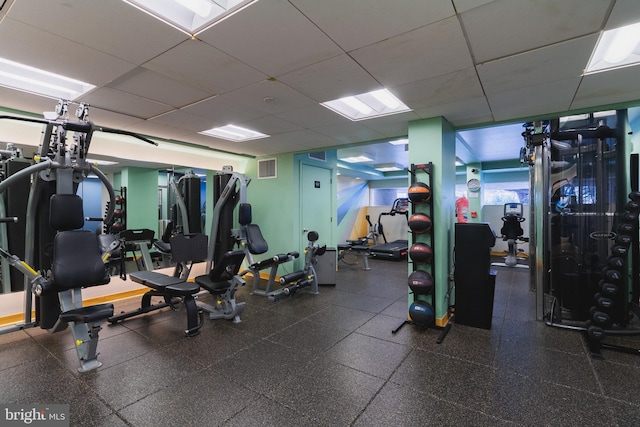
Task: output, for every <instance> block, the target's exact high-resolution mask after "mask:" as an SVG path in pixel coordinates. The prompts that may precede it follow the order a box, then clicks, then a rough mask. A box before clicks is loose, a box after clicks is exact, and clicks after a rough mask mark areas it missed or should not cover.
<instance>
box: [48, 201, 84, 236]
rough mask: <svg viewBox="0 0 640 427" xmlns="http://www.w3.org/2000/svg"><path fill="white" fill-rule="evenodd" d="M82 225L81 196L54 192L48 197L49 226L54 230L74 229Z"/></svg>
mask: <svg viewBox="0 0 640 427" xmlns="http://www.w3.org/2000/svg"><path fill="white" fill-rule="evenodd" d="M83 225H84V213H83V210H82V198H80V196H78V195H76V194H54V195H52V196H51V198H50V199H49V226H50V227H51V228H52V229H54V230H76V229H78V228H82V226H83Z"/></svg>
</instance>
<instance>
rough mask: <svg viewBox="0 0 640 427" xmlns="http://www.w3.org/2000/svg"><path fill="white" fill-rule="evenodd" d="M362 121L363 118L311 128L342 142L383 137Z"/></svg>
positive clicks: (363, 140)
mask: <svg viewBox="0 0 640 427" xmlns="http://www.w3.org/2000/svg"><path fill="white" fill-rule="evenodd" d="M364 122H366V120H363V121H362V122H349V123H342V124H337V125H332V126H324V127H317V128H314V129H313V130H314V131H315V132H318V133H320V134H322V135H325V136H328V137H330V138H333V139H335V140H337V141H340V142H342V143H352V142H353V143H355V142H365V141H372V140H376V139H382V138H384V137H385V136H384V135H383V134H381V133H379V132H376V131H374V130H373V129H369V128H368V127H367V126H366V124H365V123H364Z"/></svg>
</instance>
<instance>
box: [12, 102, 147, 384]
mask: <svg viewBox="0 0 640 427" xmlns="http://www.w3.org/2000/svg"><path fill="white" fill-rule="evenodd" d="M68 107H69V102H68V101H66V100H61V101H60V102H59V103H58V105H57V107H56V111H55V113H51V114H50V115H47V117H48V118H47V119H37V118H27V117H15V116H7V115H2V116H0V119H1V120H15V121H24V122H29V123H38V124H42V125H44V132H43V139H42V143H41V145H40V148H39V153H38V154H36V155H34V159H33V160H34V162H35V163H34V164H33V165H31V166H28V167H26V168H24V169H22V170H20V171H18V172H16V173H14V174H13V175H11V176H9V177H8V178H6V179H4V180H3V181H2V182H0V193H4V192H5V191H7V190H8V189H11V188H12V187H13V186H14V185H18V183H20V182H22V181H23V180H28V179H29V178H32V182H31V186H30V190H29V196H28V201H27V210H26V215H25V216H24V218H17V217H16V218H15V219H14V218H11V219H10V221H14V220H16V221H17V220H24V221H25V234H24V236H25V249H24V260H23V259H20V257H19V256H17V255H15V254H11V253H10V252H9V251H7V250H5V249H4V248H2V249H1V250H0V255H1V256H2V258H4V259H5V260H6V261H7V262H8V263H9V264H10V265H11V266H12V267H14V268H15V269H17V270H18V271H20V272H21V273H23V275H24V321H23V323H21V324H17V325H14V326H10V327H6V328H3V329H2V330H0V333H6V332H12V331H15V330H20V329H24V328H29V327H34V326H40V327H41V328H42V329H46V330H47V331H48V332H50V333H55V332H60V331H62V330H65V329H66V328H67V327H68V326H71V333H72V335H73V340H74V343H75V348H76V353H77V356H78V360H79V363H80V367H79V369H78V370H79V371H80V372H87V371H90V370H93V369H96V368H98V367H100V366H101V363H100V362H99V361H98V360H97V345H98V332H99V331H100V329H101V327H100V324H101V323H102V322H103V321H104V320H106V319H107V318H108V317H109V316H111V315H112V314H113V305H112V304H97V305H91V306H83V303H82V288H85V287H89V286H97V285H104V284H107V283H108V282H109V276H108V275H107V274H106V269H105V265H104V263H105V262H106V261H107V260H108V258H109V257H110V254H111V252H112V251H115V250H117V249H118V247H119V241H115V242H113V244H112V245H110V246H109V248H108V250H107V251H106V252H104V253H103V252H101V250H100V248H99V244H98V239H97V236H96V235H95V233H93V232H92V231H88V230H80V228H81V227H82V226H83V224H84V221H85V218H84V216H83V210H82V199H81V198H80V197H79V196H78V195H76V194H75V193H76V190H77V187H78V184H79V183H80V182H81V181H82V180H84V179H85V178H86V177H87V176H89V175H90V174H93V175H95V176H97V177H98V178H99V179H100V181H101V182H102V183H103V185H104V186H105V188H106V190H107V193H108V195H109V199H110V202H109V203H108V209H107V213H106V216H105V219H104V221H105V222H109V221H111V219H112V217H113V207H114V201H115V193H114V190H113V187H112V185H111V183H110V182H109V180H108V179H107V177H106V176H105V175H104V174H103V173H102V172H101V171H100V170H99V169H97V168H96V167H95V166H94V165H93V164H91V162H90V161H89V160H88V159H87V154H88V152H89V146H90V143H91V140H92V137H93V134H94V132H96V131H100V132H106V133H115V134H122V135H129V136H133V137H135V138H138V139H141V140H143V141H145V142H148V143H151V144H154V145H157V144H156V143H155V142H153V141H151V140H149V139H147V138H144V137H142V136H140V135H137V134H135V133H132V132H127V131H122V130H118V129H112V128H106V127H100V126H96V125H95V124H94V123H92V122H91V121H89V120H88V113H89V105H87V104H80V105H79V106H78V108H77V110H76V118H77V120H70V119H69V115H68ZM71 135H72V142H69V141H68V140H69V139H70V137H71ZM5 214H6V215H12V212H9V209H7V211H6V212H5ZM87 219H89V220H102V218H87ZM5 221H7V219H6V218H5ZM33 295H35V312H36V317H35V319H33V317H32V309H33V305H34V300H33Z"/></svg>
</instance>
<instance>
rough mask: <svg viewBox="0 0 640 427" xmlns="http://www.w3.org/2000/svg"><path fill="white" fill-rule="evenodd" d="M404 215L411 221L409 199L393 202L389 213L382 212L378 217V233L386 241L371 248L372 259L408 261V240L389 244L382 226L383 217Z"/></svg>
mask: <svg viewBox="0 0 640 427" xmlns="http://www.w3.org/2000/svg"><path fill="white" fill-rule="evenodd" d="M396 215H403V216H404V217H405V220H406V221H408V220H409V199H408V198H399V199H396V200H394V201H393V205H392V206H391V210H390V211H389V212H382V213H381V214H380V215H379V216H378V233H379V234H380V235H381V236H382V238H383V239H384V243H381V244H379V245H374V246H371V247H370V250H371V255H370V256H371V257H372V258H377V259H387V260H392V261H400V260H403V259H407V253H408V251H409V241H408V240H394V241H393V242H387V237H386V236H385V235H384V227H383V226H382V222H381V219H382V217H383V216H396Z"/></svg>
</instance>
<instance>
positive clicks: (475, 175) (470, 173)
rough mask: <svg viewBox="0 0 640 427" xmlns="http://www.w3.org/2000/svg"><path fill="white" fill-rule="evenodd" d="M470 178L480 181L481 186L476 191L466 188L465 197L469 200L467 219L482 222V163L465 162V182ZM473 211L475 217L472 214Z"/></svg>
mask: <svg viewBox="0 0 640 427" xmlns="http://www.w3.org/2000/svg"><path fill="white" fill-rule="evenodd" d="M472 179H477V180H478V181H480V183H481V186H480V189H479V190H478V191H470V190H469V189H467V199H468V200H469V213H468V215H467V219H468V221H469V222H482V164H480V163H469V164H467V182H469V180H472ZM474 212H475V218H474V215H473V213H474Z"/></svg>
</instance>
